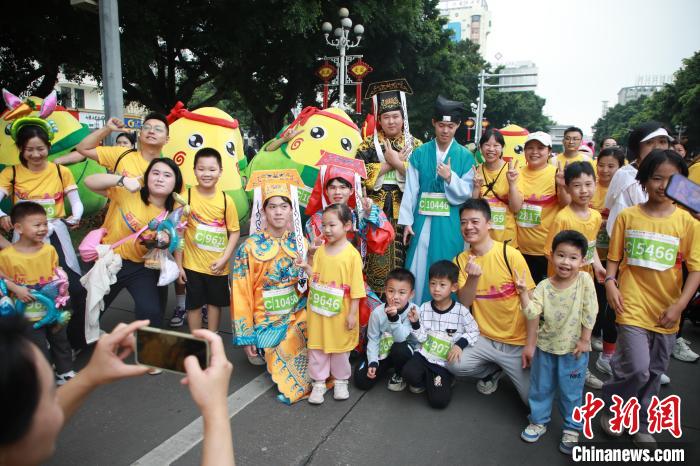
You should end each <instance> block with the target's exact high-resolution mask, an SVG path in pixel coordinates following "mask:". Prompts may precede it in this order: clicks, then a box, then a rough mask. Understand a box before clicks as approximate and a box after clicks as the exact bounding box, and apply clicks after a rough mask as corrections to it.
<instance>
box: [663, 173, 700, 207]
mask: <svg viewBox="0 0 700 466" xmlns="http://www.w3.org/2000/svg"><path fill="white" fill-rule="evenodd" d="M666 196H668V197H670V198H671V199H673V200H674V201H676V202H677V203H679V204H680V205H682V206H683V207H686V208H688V209H690V210H692V211H693V212H695V213H698V212H700V185H699V184H697V183H694V182H692V181H690V180H689V179H688V178H686V177H685V176H683V175H680V174H675V175H673V176H671V179H670V180H669V182H668V184H667V185H666Z"/></svg>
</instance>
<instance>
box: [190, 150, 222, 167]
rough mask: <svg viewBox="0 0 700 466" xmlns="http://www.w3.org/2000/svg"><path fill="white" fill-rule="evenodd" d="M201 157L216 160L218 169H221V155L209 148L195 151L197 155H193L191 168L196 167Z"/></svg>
mask: <svg viewBox="0 0 700 466" xmlns="http://www.w3.org/2000/svg"><path fill="white" fill-rule="evenodd" d="M202 157H213V158H215V159H216V162H217V163H218V164H219V168H222V167H223V165H222V163H221V154H219V151H218V150H216V149H213V148H211V147H202V148H201V149H199V150H198V151H197V153H195V154H194V163H193V164H192V166H193V167H196V166H197V161H198V160H199V159H201V158H202Z"/></svg>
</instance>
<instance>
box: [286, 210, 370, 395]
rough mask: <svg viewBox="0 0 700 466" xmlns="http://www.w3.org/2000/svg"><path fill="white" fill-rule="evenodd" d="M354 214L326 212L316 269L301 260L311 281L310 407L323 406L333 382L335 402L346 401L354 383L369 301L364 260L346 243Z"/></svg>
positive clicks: (309, 332) (316, 258)
mask: <svg viewBox="0 0 700 466" xmlns="http://www.w3.org/2000/svg"><path fill="white" fill-rule="evenodd" d="M351 229H352V212H351V210H350V208H349V207H348V206H347V205H346V204H331V205H329V206H328V207H326V208H325V209H324V210H323V216H322V220H321V232H322V233H323V238H324V240H325V243H324V244H323V245H322V246H320V247H319V248H318V250H317V251H316V252H315V254H314V256H313V267H311V266H310V265H309V264H308V263H305V262H303V261H302V260H301V259H299V260H298V261H297V264H298V265H299V266H301V267H304V269H305V270H306V272H307V274H308V275H309V276H310V277H311V280H310V282H311V283H310V287H309V297H308V304H307V310H308V323H307V332H308V337H309V340H308V342H307V347H308V349H309V375H310V376H311V380H312V381H313V384H312V390H311V395H310V396H309V403H312V404H321V403H323V395H324V393H325V392H326V379H328V377H329V376H331V375H332V376H333V378H334V379H335V386H334V388H333V398H335V399H336V400H346V399H348V398H349V397H350V394H349V393H348V379H349V378H350V373H351V370H350V351H351V350H352V349H353V348H355V346H356V345H357V342H358V340H359V325H358V311H359V307H360V299H361V298H364V297H365V296H366V294H365V285H364V281H363V278H362V258H361V257H360V253H359V252H357V250H356V249H355V248H354V247H353V246H352V244H351V243H350V242H349V241H348V239H347V233H348V232H349V231H350V230H351Z"/></svg>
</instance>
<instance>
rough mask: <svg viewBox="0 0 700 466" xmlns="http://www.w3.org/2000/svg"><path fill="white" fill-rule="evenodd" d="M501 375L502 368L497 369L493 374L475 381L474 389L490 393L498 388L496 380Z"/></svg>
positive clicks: (485, 393) (482, 392)
mask: <svg viewBox="0 0 700 466" xmlns="http://www.w3.org/2000/svg"><path fill="white" fill-rule="evenodd" d="M501 377H503V370H502V369H498V370H497V371H496V372H494V373H493V374H491V375H489V376H487V377H486V378H484V379H481V380H479V381H478V382H477V383H476V389H477V391H478V392H479V393H481V394H482V395H490V394H492V393H493V392H495V391H496V390H498V381H499V380H501Z"/></svg>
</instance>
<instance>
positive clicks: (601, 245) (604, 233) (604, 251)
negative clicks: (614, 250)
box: [590, 185, 610, 261]
mask: <svg viewBox="0 0 700 466" xmlns="http://www.w3.org/2000/svg"><path fill="white" fill-rule="evenodd" d="M607 194H608V187H607V186H601V185H596V187H595V194H593V199H591V204H590V207H591V209H595V210H597V211H598V212H599V213H600V216H601V218H602V220H603V222H602V223H601V224H600V230H598V237H597V238H596V240H595V245H596V248H597V249H598V257H599V258H600V260H601V261H605V258H606V257H608V244H610V236H608V230H607V229H606V225H607V224H608V215H609V214H610V209H608V208H607V207H605V196H606V195H607Z"/></svg>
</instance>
